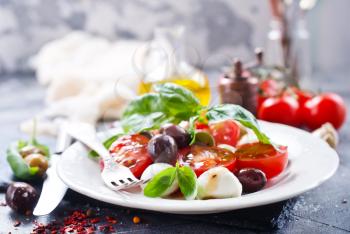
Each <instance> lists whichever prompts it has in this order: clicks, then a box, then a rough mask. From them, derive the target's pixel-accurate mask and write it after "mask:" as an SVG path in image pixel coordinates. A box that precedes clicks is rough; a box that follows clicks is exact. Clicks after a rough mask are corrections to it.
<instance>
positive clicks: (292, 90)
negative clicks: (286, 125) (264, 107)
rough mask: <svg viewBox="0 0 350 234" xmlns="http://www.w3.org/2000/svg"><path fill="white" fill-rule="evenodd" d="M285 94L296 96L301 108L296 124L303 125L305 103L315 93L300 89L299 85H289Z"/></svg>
mask: <svg viewBox="0 0 350 234" xmlns="http://www.w3.org/2000/svg"><path fill="white" fill-rule="evenodd" d="M283 95H284V96H290V97H292V98H295V99H296V100H297V101H298V103H299V109H298V123H297V124H295V125H294V126H301V125H303V112H304V105H305V103H306V102H307V101H308V100H310V99H311V98H312V97H313V94H312V93H311V92H308V91H305V90H301V89H298V88H297V87H289V88H288V89H287V90H285V91H284V93H283Z"/></svg>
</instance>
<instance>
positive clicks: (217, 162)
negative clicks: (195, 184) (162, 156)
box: [179, 145, 236, 176]
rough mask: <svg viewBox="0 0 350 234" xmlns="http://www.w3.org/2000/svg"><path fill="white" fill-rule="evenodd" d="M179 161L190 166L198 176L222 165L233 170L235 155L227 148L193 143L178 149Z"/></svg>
mask: <svg viewBox="0 0 350 234" xmlns="http://www.w3.org/2000/svg"><path fill="white" fill-rule="evenodd" d="M179 163H180V165H182V166H185V165H186V166H190V167H192V169H193V170H194V172H195V173H196V175H197V176H200V175H201V174H202V173H203V172H205V171H207V170H209V169H210V168H213V167H217V166H223V167H226V168H227V169H229V170H230V171H233V170H234V169H235V165H236V157H235V155H234V153H232V152H231V151H229V150H227V149H222V148H218V147H215V146H212V147H209V146H199V145H193V146H191V147H186V148H183V149H181V150H180V151H179Z"/></svg>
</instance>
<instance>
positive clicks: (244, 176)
mask: <svg viewBox="0 0 350 234" xmlns="http://www.w3.org/2000/svg"><path fill="white" fill-rule="evenodd" d="M237 178H238V180H239V182H241V184H242V188H243V192H244V193H254V192H256V191H259V190H261V189H262V188H263V187H264V186H265V185H266V181H267V179H266V176H265V173H264V172H262V171H261V170H259V169H254V168H244V169H241V170H240V171H239V172H238V174H237Z"/></svg>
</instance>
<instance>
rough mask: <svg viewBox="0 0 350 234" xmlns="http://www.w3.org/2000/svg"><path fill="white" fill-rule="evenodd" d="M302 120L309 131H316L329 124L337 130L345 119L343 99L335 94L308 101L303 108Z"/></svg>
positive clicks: (327, 94)
mask: <svg viewBox="0 0 350 234" xmlns="http://www.w3.org/2000/svg"><path fill="white" fill-rule="evenodd" d="M302 116H303V120H304V123H305V125H306V126H307V127H308V128H309V129H311V130H314V129H317V128H319V127H321V126H322V124H324V123H326V122H330V123H331V124H332V125H333V126H334V127H335V128H336V129H339V128H340V127H341V126H342V125H343V123H344V121H345V117H346V107H345V103H344V101H343V99H342V98H341V97H340V96H339V95H338V94H335V93H324V94H321V95H318V96H315V97H314V98H312V99H310V100H308V101H307V102H306V103H305V105H304V108H303V113H302Z"/></svg>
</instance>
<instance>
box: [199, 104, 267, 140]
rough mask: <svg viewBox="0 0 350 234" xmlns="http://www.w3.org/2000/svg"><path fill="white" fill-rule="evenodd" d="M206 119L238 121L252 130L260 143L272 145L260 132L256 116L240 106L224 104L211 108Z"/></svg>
mask: <svg viewBox="0 0 350 234" xmlns="http://www.w3.org/2000/svg"><path fill="white" fill-rule="evenodd" d="M206 117H207V119H208V120H209V121H212V122H214V121H222V120H227V119H234V120H237V121H238V122H240V123H241V124H242V125H243V126H245V127H247V128H250V129H252V130H253V132H254V133H255V135H256V136H257V138H258V140H259V141H260V142H262V143H264V144H271V141H270V139H269V137H268V136H266V135H265V134H264V133H263V132H261V131H260V127H259V124H258V122H257V120H256V119H255V117H254V115H253V114H252V113H250V112H249V111H247V110H246V109H244V108H243V107H241V106H239V105H234V104H222V105H217V106H214V107H211V108H209V109H208V111H207V112H206Z"/></svg>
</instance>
